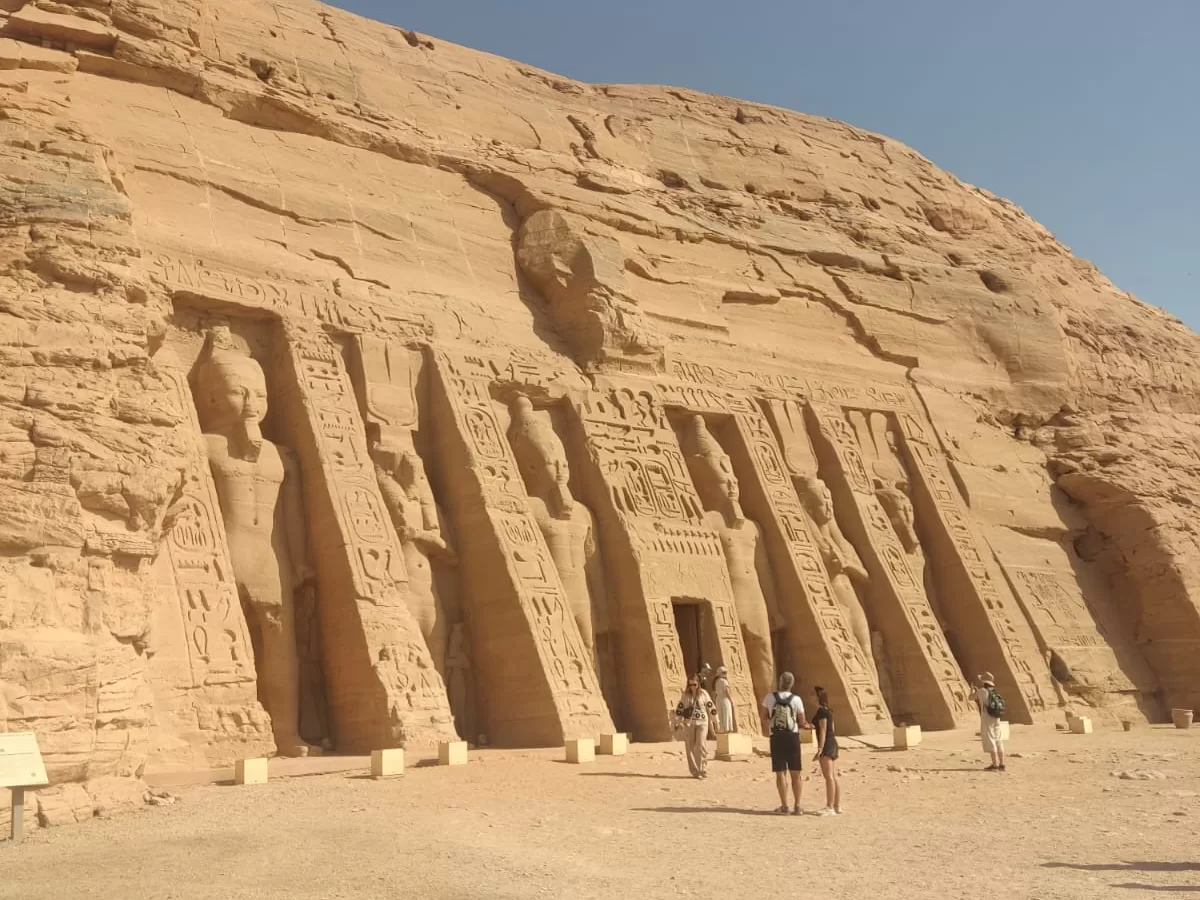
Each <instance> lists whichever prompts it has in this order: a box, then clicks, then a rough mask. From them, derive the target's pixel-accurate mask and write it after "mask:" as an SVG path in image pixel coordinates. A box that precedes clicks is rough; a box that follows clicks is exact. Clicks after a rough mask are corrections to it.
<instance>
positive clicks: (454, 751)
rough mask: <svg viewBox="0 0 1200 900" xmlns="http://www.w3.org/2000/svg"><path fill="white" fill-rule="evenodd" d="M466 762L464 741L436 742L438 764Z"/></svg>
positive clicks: (456, 764)
mask: <svg viewBox="0 0 1200 900" xmlns="http://www.w3.org/2000/svg"><path fill="white" fill-rule="evenodd" d="M466 764H467V742H466V741H442V742H441V743H440V744H438V765H439V766H465V765H466Z"/></svg>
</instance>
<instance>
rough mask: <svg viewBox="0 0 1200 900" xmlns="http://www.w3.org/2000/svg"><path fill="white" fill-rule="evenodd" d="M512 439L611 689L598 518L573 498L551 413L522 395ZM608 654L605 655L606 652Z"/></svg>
mask: <svg viewBox="0 0 1200 900" xmlns="http://www.w3.org/2000/svg"><path fill="white" fill-rule="evenodd" d="M509 417H510V424H509V427H508V439H509V443H510V444H511V445H512V448H513V454H514V456H515V457H516V459H517V466H518V468H519V469H520V471H521V477H522V479H523V480H524V482H525V486H526V490H527V491H528V493H529V503H530V508H531V509H532V510H533V517H534V519H535V520H536V521H537V523H538V527H539V528H540V529H541V531H542V535H543V536H544V537H545V539H546V546H547V547H548V548H549V550H550V556H551V558H552V559H553V560H554V567H555V568H556V569H557V570H558V575H559V578H560V579H562V583H563V588H564V590H565V591H566V593H567V599H568V601H569V602H570V604H571V611H572V614H573V616H574V618H575V623H576V625H577V626H578V628H579V634H580V637H581V638H582V639H583V644H584V647H585V648H586V649H587V652H588V655H589V657H590V658H591V661H592V666H593V668H594V669H595V671H596V675H597V677H598V678H600V680H601V683H602V685H603V686H604V687H606V688H609V689H611V687H612V681H613V680H614V679H615V660H614V659H613V658H612V644H613V642H612V641H611V640H610V635H611V632H612V630H613V628H614V623H613V621H612V616H611V615H610V610H609V597H608V587H607V584H606V579H605V573H604V561H603V558H602V556H601V554H600V545H599V532H598V531H597V529H596V517H595V515H594V514H593V513H592V511H591V510H590V509H589V508H588V507H587V506H586V505H585V504H583V503H580V502H579V501H578V500H576V499H575V497H574V496H573V495H572V493H571V487H570V479H571V470H570V466H569V463H568V461H567V454H566V450H565V449H564V447H563V444H562V441H561V440H560V439H559V437H558V434H557V433H556V432H555V430H554V427H553V424H552V422H551V419H550V414H549V412H548V411H539V410H536V409H534V407H533V403H532V402H531V401H530V399H529V398H528V397H527V396H525V395H523V394H518V395H516V396H515V397H514V398H513V400H512V402H511V403H510V405H509ZM601 651H603V653H601Z"/></svg>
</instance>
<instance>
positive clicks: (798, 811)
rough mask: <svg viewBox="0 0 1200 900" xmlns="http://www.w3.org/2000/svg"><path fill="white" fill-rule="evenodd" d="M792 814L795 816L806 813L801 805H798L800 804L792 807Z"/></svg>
mask: <svg viewBox="0 0 1200 900" xmlns="http://www.w3.org/2000/svg"><path fill="white" fill-rule="evenodd" d="M792 815H793V816H802V815H804V810H802V809H801V808H800V807H798V806H796V807H793V808H792Z"/></svg>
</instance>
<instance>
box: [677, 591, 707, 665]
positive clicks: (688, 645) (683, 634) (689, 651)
mask: <svg viewBox="0 0 1200 900" xmlns="http://www.w3.org/2000/svg"><path fill="white" fill-rule="evenodd" d="M671 606H672V607H673V609H674V611H675V631H676V633H677V634H678V635H679V649H680V650H681V651H682V653H683V667H684V669H685V671H686V672H687V674H688V675H695V674H696V673H697V672H699V671H700V666H701V664H703V663H704V628H705V624H706V623H705V621H704V619H705V615H706V610H705V607H704V605H703V604H701V603H696V602H687V601H679V600H674V601H672V603H671Z"/></svg>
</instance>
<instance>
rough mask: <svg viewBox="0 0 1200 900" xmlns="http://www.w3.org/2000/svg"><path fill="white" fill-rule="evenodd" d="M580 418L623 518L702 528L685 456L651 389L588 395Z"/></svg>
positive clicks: (701, 518) (701, 516)
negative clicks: (677, 523)
mask: <svg viewBox="0 0 1200 900" xmlns="http://www.w3.org/2000/svg"><path fill="white" fill-rule="evenodd" d="M580 415H581V418H582V419H583V420H584V426H585V428H586V430H587V434H588V443H589V446H590V448H591V449H592V452H593V454H594V455H595V456H596V458H597V461H598V462H599V465H600V471H601V472H602V473H603V475H604V480H605V483H606V484H607V485H608V487H609V490H610V491H611V493H612V499H613V503H614V505H615V506H616V508H617V511H618V512H619V513H620V514H621V515H623V516H630V517H633V518H647V519H657V520H665V521H669V522H688V523H691V524H693V525H697V526H702V525H703V522H704V519H703V509H702V507H701V505H700V498H699V497H697V496H696V493H695V489H694V488H693V487H692V483H691V479H690V478H689V476H688V472H687V464H686V463H685V462H684V461H683V454H682V453H681V452H680V450H679V445H678V444H677V443H676V441H675V440H674V433H673V432H672V431H671V426H670V425H669V424H668V422H667V418H666V413H664V412H663V409H662V407H661V406H660V405H659V404H658V403H657V402H656V400H655V398H654V397H653V395H652V394H650V393H649V391H634V390H631V389H627V388H625V389H617V390H612V391H608V392H604V393H599V392H596V393H592V394H588V395H587V398H586V399H585V400H584V401H583V402H582V404H581V409H580Z"/></svg>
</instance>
